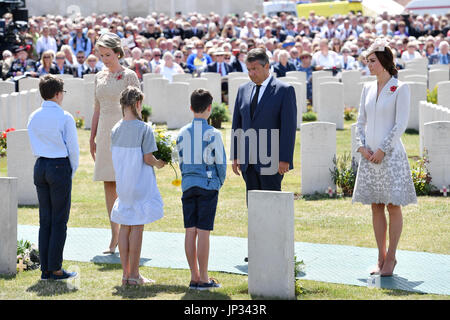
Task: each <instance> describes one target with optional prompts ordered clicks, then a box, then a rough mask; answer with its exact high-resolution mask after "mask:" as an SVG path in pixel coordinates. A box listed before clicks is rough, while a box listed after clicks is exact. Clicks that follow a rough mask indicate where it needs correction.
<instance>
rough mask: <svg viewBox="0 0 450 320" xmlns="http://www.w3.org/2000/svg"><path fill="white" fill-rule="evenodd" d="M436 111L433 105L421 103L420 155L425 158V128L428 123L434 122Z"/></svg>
mask: <svg viewBox="0 0 450 320" xmlns="http://www.w3.org/2000/svg"><path fill="white" fill-rule="evenodd" d="M433 115H434V111H433V110H432V106H431V103H429V102H426V101H420V102H419V153H420V156H421V157H423V130H424V129H423V126H424V125H425V123H427V122H432V121H434V119H433Z"/></svg>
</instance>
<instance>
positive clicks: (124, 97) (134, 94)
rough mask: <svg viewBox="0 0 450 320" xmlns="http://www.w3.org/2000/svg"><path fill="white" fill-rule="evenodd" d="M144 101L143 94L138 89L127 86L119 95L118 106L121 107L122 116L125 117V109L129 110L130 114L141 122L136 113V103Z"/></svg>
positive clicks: (139, 116)
mask: <svg viewBox="0 0 450 320" xmlns="http://www.w3.org/2000/svg"><path fill="white" fill-rule="evenodd" d="M143 100H144V94H143V93H142V91H141V90H140V89H139V88H136V87H133V86H128V87H127V88H126V89H125V90H123V91H122V93H121V95H120V105H121V106H122V115H123V116H125V109H126V108H131V112H133V114H134V115H135V116H136V118H138V119H139V120H142V118H141V115H140V114H139V113H138V112H137V103H138V102H142V101H143Z"/></svg>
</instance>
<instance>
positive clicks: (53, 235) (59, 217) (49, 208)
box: [34, 157, 72, 271]
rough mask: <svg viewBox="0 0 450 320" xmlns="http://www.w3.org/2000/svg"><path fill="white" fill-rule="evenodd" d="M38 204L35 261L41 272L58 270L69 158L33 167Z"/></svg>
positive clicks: (65, 216)
mask: <svg viewBox="0 0 450 320" xmlns="http://www.w3.org/2000/svg"><path fill="white" fill-rule="evenodd" d="M34 184H35V186H36V190H37V195H38V200H39V226H40V227H39V258H40V263H41V270H42V271H58V270H60V269H61V268H62V261H63V250H64V244H65V242H66V231H67V222H68V220H69V212H70V201H71V190H72V167H71V165H70V161H69V158H56V159H49V158H43V157H40V158H39V159H37V160H36V164H35V166H34Z"/></svg>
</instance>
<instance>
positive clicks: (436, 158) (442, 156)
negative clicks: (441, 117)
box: [424, 121, 450, 189]
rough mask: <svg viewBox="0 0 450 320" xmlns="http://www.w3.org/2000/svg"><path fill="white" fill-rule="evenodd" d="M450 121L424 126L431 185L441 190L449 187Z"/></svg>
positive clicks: (435, 122)
mask: <svg viewBox="0 0 450 320" xmlns="http://www.w3.org/2000/svg"><path fill="white" fill-rule="evenodd" d="M449 137H450V121H434V122H428V123H425V125H424V148H425V149H426V150H427V152H428V159H429V161H430V162H429V163H428V170H429V172H430V175H431V179H432V180H431V184H433V185H434V186H436V187H437V188H438V189H441V188H442V187H443V186H446V187H447V188H448V187H449V185H450V139H449Z"/></svg>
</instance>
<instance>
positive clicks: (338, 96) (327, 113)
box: [317, 82, 344, 130]
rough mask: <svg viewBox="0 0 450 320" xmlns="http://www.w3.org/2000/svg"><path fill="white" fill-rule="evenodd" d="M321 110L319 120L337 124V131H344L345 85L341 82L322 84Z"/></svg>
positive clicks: (318, 113) (318, 114) (318, 115)
mask: <svg viewBox="0 0 450 320" xmlns="http://www.w3.org/2000/svg"><path fill="white" fill-rule="evenodd" d="M319 86H320V92H321V94H320V96H319V105H320V108H319V110H318V112H317V119H318V120H319V121H322V122H331V123H335V124H336V129H340V130H343V129H344V85H343V84H342V83H339V82H324V83H320V84H319Z"/></svg>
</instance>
